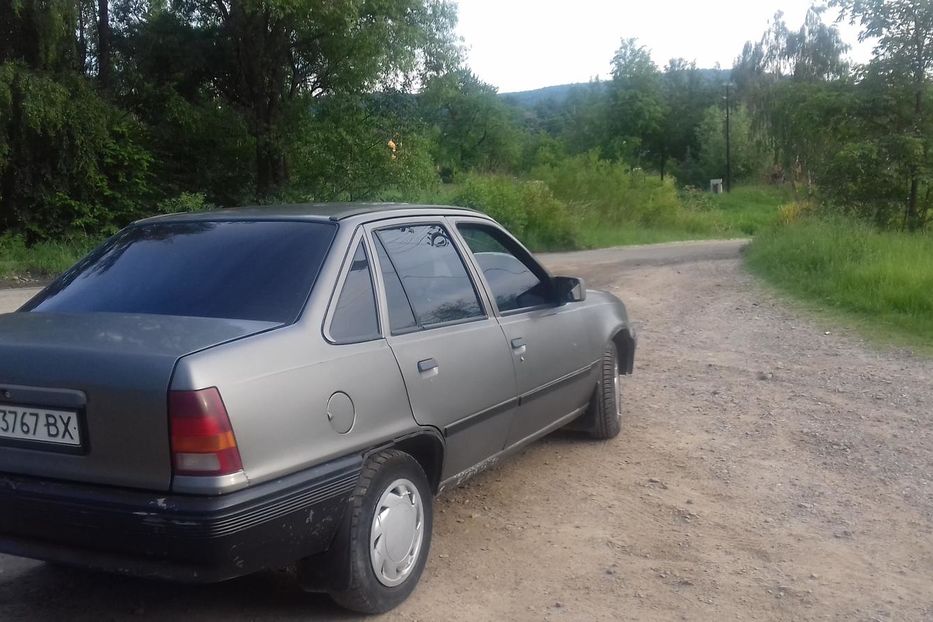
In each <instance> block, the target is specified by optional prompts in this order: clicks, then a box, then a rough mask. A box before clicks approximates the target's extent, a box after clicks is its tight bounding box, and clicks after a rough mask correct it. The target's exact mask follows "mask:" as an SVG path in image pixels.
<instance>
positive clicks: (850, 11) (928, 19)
mask: <svg viewBox="0 0 933 622" xmlns="http://www.w3.org/2000/svg"><path fill="white" fill-rule="evenodd" d="M833 4H834V5H835V6H837V7H839V8H840V9H841V10H842V14H843V16H844V17H846V18H848V19H850V20H851V21H852V22H853V23H858V24H860V25H861V27H862V32H861V34H860V38H861V39H862V40H865V39H869V38H872V39H876V40H877V43H876V45H875V56H874V58H873V60H872V62H871V63H870V66H869V72H870V73H872V74H874V75H875V76H876V77H877V78H879V79H881V80H883V81H884V82H886V83H887V85H888V86H889V88H891V89H892V90H894V91H895V92H902V93H908V94H909V96H910V102H911V110H910V112H909V119H910V128H909V130H908V132H909V134H908V135H905V136H904V137H903V139H904V140H903V143H904V144H903V149H902V151H903V155H904V157H906V158H907V160H908V162H907V168H908V171H909V189H908V193H907V201H906V204H905V208H904V225H905V227H906V228H908V229H911V230H916V229H919V228H920V227H922V226H923V225H924V224H925V222H926V219H927V212H928V211H929V210H930V206H931V190H930V176H931V168H930V156H931V149H930V127H929V125H928V122H927V114H926V109H927V103H926V95H927V93H928V92H929V90H930V76H931V71H933V4H931V3H930V2H929V1H927V0H833Z"/></svg>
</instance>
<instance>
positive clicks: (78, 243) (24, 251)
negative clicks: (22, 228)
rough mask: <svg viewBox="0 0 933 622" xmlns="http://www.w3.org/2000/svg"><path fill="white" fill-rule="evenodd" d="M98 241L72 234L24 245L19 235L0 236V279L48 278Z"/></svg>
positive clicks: (62, 270) (35, 279)
mask: <svg viewBox="0 0 933 622" xmlns="http://www.w3.org/2000/svg"><path fill="white" fill-rule="evenodd" d="M98 243H99V240H96V239H91V238H75V239H71V240H65V241H58V242H39V243H38V244H33V245H32V246H27V245H26V242H25V240H24V239H23V238H22V237H21V236H17V235H3V236H0V280H4V281H16V280H21V281H46V280H49V279H51V278H53V277H55V276H58V275H59V274H61V273H62V272H64V271H65V270H66V269H68V268H70V267H71V266H72V265H73V264H74V263H75V262H76V261H78V260H79V259H81V258H82V257H83V256H84V255H86V254H87V253H88V252H89V251H90V250H91V249H92V248H94V247H95V246H97V244H98Z"/></svg>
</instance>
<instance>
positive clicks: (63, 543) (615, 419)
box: [0, 204, 636, 613]
mask: <svg viewBox="0 0 933 622" xmlns="http://www.w3.org/2000/svg"><path fill="white" fill-rule="evenodd" d="M635 343H636V340H635V332H634V330H633V328H632V325H631V323H630V322H629V319H628V317H627V315H626V311H625V307H624V305H623V304H622V303H621V302H620V301H619V300H618V299H617V298H615V297H614V296H612V295H610V294H608V293H604V292H599V291H587V290H586V289H585V287H584V284H583V282H582V281H581V280H580V279H577V278H573V277H561V276H557V277H555V276H552V275H550V274H548V272H547V271H546V270H545V269H544V268H543V267H542V266H541V264H539V263H538V262H537V261H536V260H535V259H534V257H533V256H532V255H531V253H529V252H528V251H527V250H526V249H525V248H524V247H523V246H522V245H521V244H520V243H519V242H518V241H517V240H516V239H515V238H514V237H512V236H511V235H510V234H509V233H508V232H507V231H506V230H505V229H503V228H502V227H501V226H499V225H498V224H497V223H496V222H494V221H493V220H491V219H490V218H488V217H487V216H485V215H483V214H481V213H478V212H474V211H472V210H467V209H462V208H452V207H438V206H411V205H359V204H350V205H299V206H280V207H271V208H262V209H240V210H224V211H218V212H206V213H203V214H185V215H171V216H161V217H157V218H152V219H147V220H143V221H140V222H137V223H134V224H133V225H131V226H130V227H128V228H126V229H125V230H123V231H121V232H120V233H118V234H117V235H116V236H114V237H113V238H112V239H110V240H109V241H107V242H106V243H105V244H104V245H102V246H101V247H100V248H99V249H97V250H96V251H94V252H93V253H91V254H90V255H89V256H88V257H86V258H85V259H83V260H82V261H80V262H79V263H78V264H77V265H75V266H74V267H73V268H71V269H70V270H69V271H67V272H66V273H64V274H63V275H62V276H61V277H60V278H59V279H57V280H56V281H55V282H53V283H52V284H50V285H49V286H48V287H46V288H45V289H44V290H42V291H41V292H40V293H39V294H37V295H36V296H35V297H34V298H33V299H32V300H30V301H29V302H28V303H26V305H25V306H24V307H23V308H22V309H20V310H19V311H18V312H16V313H11V314H7V315H3V316H0V507H2V508H3V511H2V512H0V552H4V553H10V554H14V555H21V556H25V557H33V558H37V559H44V560H50V561H54V562H58V563H63V564H71V565H78V566H83V567H88V568H95V569H103V570H109V571H113V572H119V573H127V574H133V575H140V576H151V577H159V578H164V579H171V580H178V581H189V582H212V581H222V580H225V579H230V578H232V577H236V576H240V575H243V574H247V573H250V572H254V571H256V570H260V569H263V568H278V567H284V566H295V567H296V568H297V569H298V571H299V577H300V578H301V582H302V585H303V586H304V587H305V588H306V589H309V590H316V591H326V592H329V593H330V594H331V595H332V596H333V598H334V599H335V600H336V601H337V602H339V603H341V604H342V605H344V606H346V607H348V608H351V609H354V610H357V611H362V612H370V613H374V612H381V611H386V610H388V609H391V608H392V607H394V606H396V605H397V604H399V603H400V602H402V600H404V599H405V598H406V597H407V596H408V595H409V594H410V593H411V591H412V590H413V589H414V587H415V585H416V584H417V582H418V579H419V577H420V575H421V572H422V570H423V568H424V565H425V562H426V560H427V554H428V549H429V546H430V543H431V523H432V499H433V497H434V496H435V495H437V494H438V493H440V492H441V491H442V490H443V489H444V488H445V487H448V486H452V485H457V484H459V483H460V482H462V481H464V480H465V479H467V478H468V477H470V476H472V475H474V474H475V473H477V472H479V471H480V470H482V469H483V468H486V467H488V466H489V465H491V464H493V463H495V462H497V461H499V460H501V459H502V458H504V457H505V456H507V455H509V454H510V453H512V452H514V451H516V450H517V449H519V448H521V447H523V446H525V445H527V444H528V443H530V442H532V441H534V440H535V439H537V438H540V437H541V436H543V435H545V434H548V433H549V432H551V431H553V430H556V429H558V428H562V427H568V426H569V427H573V428H576V429H578V430H583V431H585V432H587V433H589V435H591V436H592V437H595V438H598V439H608V438H611V437H613V436H615V435H616V434H618V432H619V429H620V415H619V412H620V408H619V405H620V399H621V394H620V389H619V376H620V374H629V373H631V372H632V367H633V360H634V355H635Z"/></svg>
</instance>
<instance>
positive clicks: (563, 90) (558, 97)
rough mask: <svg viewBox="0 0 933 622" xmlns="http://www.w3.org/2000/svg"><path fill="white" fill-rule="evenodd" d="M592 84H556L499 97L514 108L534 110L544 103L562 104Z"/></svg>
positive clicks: (504, 94)
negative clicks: (577, 91)
mask: <svg viewBox="0 0 933 622" xmlns="http://www.w3.org/2000/svg"><path fill="white" fill-rule="evenodd" d="M590 84H591V83H590V82H576V83H573V84H556V85H554V86H545V87H542V88H540V89H533V90H531V91H516V92H513V93H500V94H499V96H500V97H501V98H502V99H504V100H505V101H507V102H508V103H510V104H512V105H514V106H522V107H527V108H534V107H535V106H537V105H538V104H540V103H541V102H544V101H550V102H553V103H561V102H563V101H564V100H565V99H567V97H569V96H570V94H571V93H572V92H574V91H576V90H582V89H585V88H587V87H588V86H590Z"/></svg>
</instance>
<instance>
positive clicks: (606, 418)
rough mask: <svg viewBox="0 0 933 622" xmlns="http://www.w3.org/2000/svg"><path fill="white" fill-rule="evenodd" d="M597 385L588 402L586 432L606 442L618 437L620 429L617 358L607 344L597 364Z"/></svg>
mask: <svg viewBox="0 0 933 622" xmlns="http://www.w3.org/2000/svg"><path fill="white" fill-rule="evenodd" d="M599 370H600V377H599V384H597V385H596V391H595V394H594V395H593V400H592V401H591V402H590V415H591V417H592V418H591V420H590V421H591V424H590V426H589V429H588V430H587V431H588V432H589V434H590V436H592V437H593V438H596V439H600V440H607V439H610V438H614V437H616V436H618V434H619V432H620V431H621V429H622V414H621V409H620V405H621V400H622V395H621V384H620V382H619V356H618V352H617V351H616V346H615V344H614V343H613V342H611V341H610V342H609V344H608V345H607V346H606V349H605V350H604V351H603V357H602V359H601V360H600V362H599Z"/></svg>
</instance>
